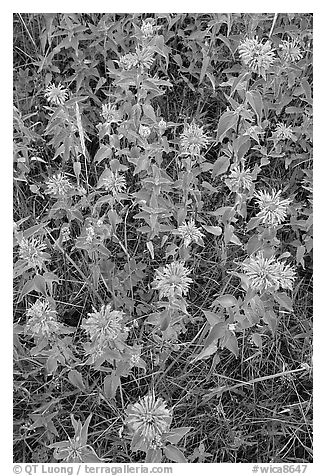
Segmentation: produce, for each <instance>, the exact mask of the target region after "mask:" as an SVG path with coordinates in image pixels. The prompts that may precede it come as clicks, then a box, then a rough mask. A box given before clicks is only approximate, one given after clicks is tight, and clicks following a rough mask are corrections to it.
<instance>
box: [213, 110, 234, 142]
mask: <svg viewBox="0 0 326 476" xmlns="http://www.w3.org/2000/svg"><path fill="white" fill-rule="evenodd" d="M237 121H238V118H237V116H236V114H234V112H233V111H226V112H224V113H223V114H222V116H221V118H220V120H219V123H218V127H217V141H218V142H222V140H223V139H224V137H225V136H226V134H227V133H228V131H229V130H230V129H234V128H235V126H236V124H237Z"/></svg>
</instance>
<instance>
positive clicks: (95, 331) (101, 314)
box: [81, 304, 128, 347]
mask: <svg viewBox="0 0 326 476" xmlns="http://www.w3.org/2000/svg"><path fill="white" fill-rule="evenodd" d="M88 316H89V317H88V318H87V319H83V323H82V325H81V327H82V329H84V330H85V331H86V332H87V333H88V335H89V337H90V340H91V341H93V342H97V343H99V344H103V343H107V344H109V345H111V347H114V346H115V341H117V342H118V341H123V340H125V339H126V337H127V334H128V332H127V329H126V328H125V326H124V324H123V318H124V315H123V312H121V311H113V310H112V307H111V304H107V305H106V306H105V305H103V306H102V307H101V309H100V311H96V310H95V309H94V312H91V313H89V314H88Z"/></svg>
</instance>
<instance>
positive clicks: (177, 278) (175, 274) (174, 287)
mask: <svg viewBox="0 0 326 476" xmlns="http://www.w3.org/2000/svg"><path fill="white" fill-rule="evenodd" d="M189 273H190V270H189V269H187V268H186V267H185V266H184V265H183V263H181V262H173V263H171V264H167V265H166V266H165V267H164V268H163V269H161V270H159V269H158V270H156V276H155V279H154V281H153V288H154V289H157V290H158V292H159V296H160V299H161V298H162V297H168V298H174V297H176V296H182V295H185V294H187V292H188V289H189V286H190V284H191V283H192V282H193V281H192V279H191V278H188V274H189Z"/></svg>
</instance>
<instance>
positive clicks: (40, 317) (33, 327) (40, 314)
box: [25, 299, 60, 337]
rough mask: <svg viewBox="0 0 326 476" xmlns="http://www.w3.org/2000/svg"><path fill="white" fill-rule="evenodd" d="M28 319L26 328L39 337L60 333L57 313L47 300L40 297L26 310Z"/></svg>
mask: <svg viewBox="0 0 326 476" xmlns="http://www.w3.org/2000/svg"><path fill="white" fill-rule="evenodd" d="M26 316H27V317H28V321H27V323H26V327H25V330H26V331H29V332H31V333H32V334H33V335H34V336H37V337H43V336H44V337H50V336H52V335H54V334H58V332H59V331H60V324H59V322H58V321H57V313H56V311H54V310H53V309H52V308H51V306H50V303H49V302H48V301H46V300H41V299H38V300H37V301H36V302H35V303H34V304H33V305H32V306H31V307H30V308H29V309H28V310H27V312H26Z"/></svg>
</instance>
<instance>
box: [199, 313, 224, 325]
mask: <svg viewBox="0 0 326 476" xmlns="http://www.w3.org/2000/svg"><path fill="white" fill-rule="evenodd" d="M203 312H204V314H205V317H206V319H207V321H208V322H209V324H210V326H211V327H214V326H215V324H218V323H219V322H224V320H223V317H222V316H221V315H220V314H217V313H216V312H211V311H203Z"/></svg>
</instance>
